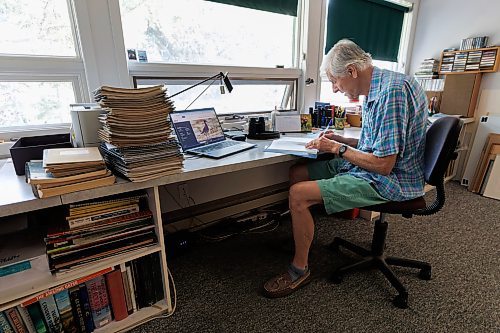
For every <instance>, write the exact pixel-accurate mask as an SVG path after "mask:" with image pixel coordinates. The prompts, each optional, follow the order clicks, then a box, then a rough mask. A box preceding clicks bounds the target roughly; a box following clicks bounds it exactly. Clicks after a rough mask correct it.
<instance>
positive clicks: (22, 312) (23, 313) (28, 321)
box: [16, 305, 37, 333]
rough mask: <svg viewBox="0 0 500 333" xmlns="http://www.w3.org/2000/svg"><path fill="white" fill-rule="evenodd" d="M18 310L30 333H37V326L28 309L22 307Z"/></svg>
mask: <svg viewBox="0 0 500 333" xmlns="http://www.w3.org/2000/svg"><path fill="white" fill-rule="evenodd" d="M16 308H17V311H18V312H19V315H20V316H21V318H22V320H23V323H24V325H25V326H26V330H27V331H28V333H37V330H36V327H35V324H34V323H33V320H32V319H31V317H30V314H29V312H28V309H27V308H25V307H22V306H21V305H18V306H16Z"/></svg>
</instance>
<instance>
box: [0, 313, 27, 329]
mask: <svg viewBox="0 0 500 333" xmlns="http://www.w3.org/2000/svg"><path fill="white" fill-rule="evenodd" d="M5 316H6V317H7V320H8V321H9V324H10V326H11V328H12V329H13V330H14V332H16V333H28V328H27V327H26V325H25V324H24V322H23V318H22V317H21V314H20V313H19V310H18V309H17V308H15V307H14V308H10V309H8V310H5Z"/></svg>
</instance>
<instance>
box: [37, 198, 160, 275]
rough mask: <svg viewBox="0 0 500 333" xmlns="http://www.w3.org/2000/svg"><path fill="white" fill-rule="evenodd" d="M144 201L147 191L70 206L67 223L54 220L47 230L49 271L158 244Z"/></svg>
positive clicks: (76, 266)
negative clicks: (140, 193)
mask: <svg viewBox="0 0 500 333" xmlns="http://www.w3.org/2000/svg"><path fill="white" fill-rule="evenodd" d="M145 200H146V195H145V194H144V195H137V196H131V197H123V198H114V199H108V200H100V201H91V202H84V203H78V204H72V205H70V206H69V212H68V214H66V215H67V216H66V217H65V219H66V221H65V223H60V221H57V220H56V219H54V221H52V222H51V223H50V224H49V227H48V230H47V237H46V238H45V244H46V252H47V257H48V260H49V268H50V271H51V272H52V273H56V274H57V273H63V272H66V271H69V270H71V269H74V268H78V267H82V266H84V265H89V264H92V263H93V262H95V261H97V260H100V259H104V258H107V257H110V256H113V255H118V254H122V253H125V252H130V251H133V250H137V249H139V248H143V247H147V246H151V245H154V244H157V237H156V233H155V230H154V228H155V225H154V221H153V214H152V213H151V211H150V210H149V209H148V208H147V203H146V202H145Z"/></svg>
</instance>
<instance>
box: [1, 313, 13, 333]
mask: <svg viewBox="0 0 500 333" xmlns="http://www.w3.org/2000/svg"><path fill="white" fill-rule="evenodd" d="M0 332H2V333H14V330H13V329H12V327H10V324H9V321H8V320H7V316H6V315H5V314H4V313H3V312H0Z"/></svg>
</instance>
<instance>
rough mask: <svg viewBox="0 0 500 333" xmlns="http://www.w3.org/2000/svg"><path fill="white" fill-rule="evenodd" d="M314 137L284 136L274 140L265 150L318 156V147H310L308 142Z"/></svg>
mask: <svg viewBox="0 0 500 333" xmlns="http://www.w3.org/2000/svg"><path fill="white" fill-rule="evenodd" d="M312 139H314V138H311V137H306V138H304V137H282V138H280V139H277V140H274V141H273V142H272V143H271V144H270V145H269V146H267V147H266V149H264V151H268V152H273V153H283V154H290V155H296V156H301V157H308V158H316V157H317V156H318V150H317V149H308V148H306V144H307V143H308V142H309V141H311V140H312Z"/></svg>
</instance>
